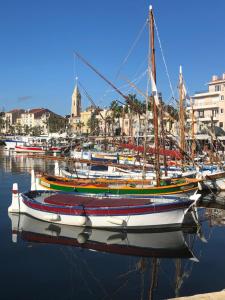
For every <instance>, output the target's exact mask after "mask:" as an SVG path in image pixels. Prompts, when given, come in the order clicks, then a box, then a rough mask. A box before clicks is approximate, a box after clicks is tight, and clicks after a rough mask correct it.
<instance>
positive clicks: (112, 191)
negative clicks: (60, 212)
mask: <svg viewBox="0 0 225 300" xmlns="http://www.w3.org/2000/svg"><path fill="white" fill-rule="evenodd" d="M49 188H50V189H53V190H59V191H64V192H78V193H91V194H104V193H107V194H114V195H122V194H127V195H135V194H138V195H145V194H148V195H156V194H170V193H171V194H173V193H184V192H185V191H189V190H194V189H197V188H198V183H193V182H192V183H190V184H187V185H183V186H171V187H168V188H160V187H155V188H149V189H141V188H139V189H137V188H130V189H119V188H118V189H116V188H109V189H107V188H97V187H96V188H88V187H81V186H77V187H72V186H64V185H57V184H50V186H49Z"/></svg>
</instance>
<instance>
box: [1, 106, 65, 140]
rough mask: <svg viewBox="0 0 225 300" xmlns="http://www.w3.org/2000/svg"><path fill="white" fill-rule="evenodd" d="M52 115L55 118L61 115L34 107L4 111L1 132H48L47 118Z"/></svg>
mask: <svg viewBox="0 0 225 300" xmlns="http://www.w3.org/2000/svg"><path fill="white" fill-rule="evenodd" d="M51 116H54V117H55V118H56V119H57V118H61V119H63V118H62V117H61V116H59V115H57V114H55V113H53V112H52V111H50V110H49V109H46V108H34V109H28V110H24V109H14V110H11V111H9V112H6V113H5V116H4V123H5V126H4V129H2V133H5V134H7V133H11V134H12V133H13V134H29V133H32V132H31V131H35V130H36V131H38V132H39V134H48V133H49V118H50V117H51Z"/></svg>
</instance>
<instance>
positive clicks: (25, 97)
mask: <svg viewBox="0 0 225 300" xmlns="http://www.w3.org/2000/svg"><path fill="white" fill-rule="evenodd" d="M30 99H32V96H20V97H18V101H19V102H24V101H27V100H30Z"/></svg>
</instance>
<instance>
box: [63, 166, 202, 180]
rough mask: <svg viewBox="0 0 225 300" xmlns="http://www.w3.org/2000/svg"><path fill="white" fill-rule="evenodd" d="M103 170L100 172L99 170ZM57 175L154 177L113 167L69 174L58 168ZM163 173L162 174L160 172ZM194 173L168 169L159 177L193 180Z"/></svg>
mask: <svg viewBox="0 0 225 300" xmlns="http://www.w3.org/2000/svg"><path fill="white" fill-rule="evenodd" d="M102 167H103V168H104V169H105V170H101V168H102ZM96 169H97V170H96ZM59 172H60V173H59V174H60V175H61V176H64V177H67V178H105V179H140V180H141V179H143V178H144V179H151V180H153V179H154V178H155V177H156V175H155V172H153V171H145V172H143V170H126V169H122V168H118V167H114V166H104V165H103V166H91V167H90V166H89V167H86V168H84V169H81V168H77V169H75V170H74V171H73V172H69V170H67V169H66V168H60V169H59ZM162 173H163V172H162ZM196 173H197V172H196V171H186V172H182V171H181V170H179V169H177V170H176V169H173V168H172V169H170V168H168V171H167V176H163V175H162V176H161V178H162V179H166V178H178V177H188V178H195V176H196Z"/></svg>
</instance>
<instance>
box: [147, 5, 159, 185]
mask: <svg viewBox="0 0 225 300" xmlns="http://www.w3.org/2000/svg"><path fill="white" fill-rule="evenodd" d="M149 51H151V53H149V54H151V55H149V66H150V65H151V70H152V76H153V79H154V81H155V83H156V63H155V32H154V15H153V10H152V6H151V5H150V7H149ZM149 71H150V68H149ZM153 126H154V142H155V171H156V184H157V186H159V185H160V164H159V126H158V107H157V105H156V102H155V99H154V100H153Z"/></svg>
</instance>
